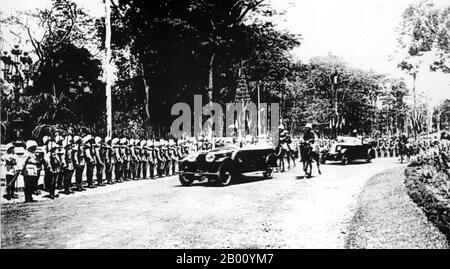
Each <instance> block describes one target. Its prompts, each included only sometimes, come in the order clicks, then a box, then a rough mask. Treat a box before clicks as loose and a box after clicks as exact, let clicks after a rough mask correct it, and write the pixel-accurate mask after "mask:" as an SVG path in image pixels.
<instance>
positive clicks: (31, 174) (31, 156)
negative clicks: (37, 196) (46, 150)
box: [22, 140, 39, 203]
mask: <svg viewBox="0 0 450 269" xmlns="http://www.w3.org/2000/svg"><path fill="white" fill-rule="evenodd" d="M25 145H26V152H25V157H26V159H25V163H24V165H23V171H22V174H23V177H24V185H25V186H24V188H25V203H32V202H36V200H34V199H33V182H34V181H35V180H36V177H37V170H38V165H39V162H38V160H37V158H36V149H37V143H36V141H34V140H28V141H27V142H26V144H25Z"/></svg>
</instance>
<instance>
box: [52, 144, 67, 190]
mask: <svg viewBox="0 0 450 269" xmlns="http://www.w3.org/2000/svg"><path fill="white" fill-rule="evenodd" d="M63 141H64V138H63V137H62V136H60V135H57V136H56V137H55V143H56V144H57V145H58V151H57V152H56V153H57V154H58V158H59V161H60V163H61V167H60V169H59V171H58V175H57V179H56V189H57V190H62V189H63V181H64V172H65V168H66V165H65V160H64V149H63Z"/></svg>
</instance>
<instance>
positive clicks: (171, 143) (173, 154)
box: [169, 139, 178, 175]
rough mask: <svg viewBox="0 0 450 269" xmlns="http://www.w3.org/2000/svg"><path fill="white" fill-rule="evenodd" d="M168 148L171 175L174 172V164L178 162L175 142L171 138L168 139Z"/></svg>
mask: <svg viewBox="0 0 450 269" xmlns="http://www.w3.org/2000/svg"><path fill="white" fill-rule="evenodd" d="M169 150H170V154H169V157H170V164H171V168H172V175H175V174H176V164H177V163H178V151H177V147H176V144H175V141H173V140H172V139H171V140H170V141H169Z"/></svg>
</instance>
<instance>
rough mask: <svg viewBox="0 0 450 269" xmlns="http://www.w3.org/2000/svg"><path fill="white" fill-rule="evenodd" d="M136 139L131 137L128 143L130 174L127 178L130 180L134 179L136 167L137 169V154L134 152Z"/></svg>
mask: <svg viewBox="0 0 450 269" xmlns="http://www.w3.org/2000/svg"><path fill="white" fill-rule="evenodd" d="M134 141H135V140H134V139H130V142H129V144H128V151H127V155H128V176H127V178H128V179H129V180H133V179H134V174H135V171H134V170H135V169H136V156H135V154H134Z"/></svg>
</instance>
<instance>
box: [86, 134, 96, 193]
mask: <svg viewBox="0 0 450 269" xmlns="http://www.w3.org/2000/svg"><path fill="white" fill-rule="evenodd" d="M92 139H93V138H92V136H91V135H88V136H86V137H85V138H84V144H85V145H86V146H85V151H84V152H85V154H84V156H85V158H84V160H85V162H86V181H87V184H88V188H95V186H94V182H93V179H94V168H95V150H94V145H93V143H92Z"/></svg>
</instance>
